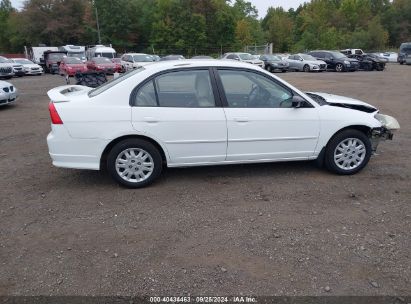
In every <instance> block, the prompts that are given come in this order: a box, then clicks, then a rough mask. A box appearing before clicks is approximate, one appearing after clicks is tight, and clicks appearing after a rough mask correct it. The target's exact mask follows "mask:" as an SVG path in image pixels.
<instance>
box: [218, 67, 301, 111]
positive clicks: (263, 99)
mask: <svg viewBox="0 0 411 304" xmlns="http://www.w3.org/2000/svg"><path fill="white" fill-rule="evenodd" d="M219 75H220V78H221V81H222V83H223V87H224V92H225V95H226V98H227V103H228V106H229V107H232V108H289V107H291V99H292V96H293V95H292V93H291V91H289V90H287V89H286V88H284V87H282V86H281V85H279V84H277V83H276V82H274V81H273V80H270V79H268V78H266V77H264V76H262V75H259V74H257V73H253V72H246V71H230V70H219Z"/></svg>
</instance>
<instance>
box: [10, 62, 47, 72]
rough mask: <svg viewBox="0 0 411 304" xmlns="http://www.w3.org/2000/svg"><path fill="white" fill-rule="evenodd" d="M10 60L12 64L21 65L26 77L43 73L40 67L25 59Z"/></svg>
mask: <svg viewBox="0 0 411 304" xmlns="http://www.w3.org/2000/svg"><path fill="white" fill-rule="evenodd" d="M10 60H11V61H12V62H13V63H17V64H21V65H22V66H23V69H24V73H25V74H26V75H41V74H43V72H44V71H43V68H42V67H41V66H40V65H38V64H37V63H34V62H33V61H30V60H28V59H26V58H12V59H10Z"/></svg>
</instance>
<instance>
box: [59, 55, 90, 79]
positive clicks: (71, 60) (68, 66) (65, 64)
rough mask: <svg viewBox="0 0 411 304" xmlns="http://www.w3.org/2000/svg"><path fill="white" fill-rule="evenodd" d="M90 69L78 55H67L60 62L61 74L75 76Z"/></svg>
mask: <svg viewBox="0 0 411 304" xmlns="http://www.w3.org/2000/svg"><path fill="white" fill-rule="evenodd" d="M87 71H88V68H87V64H85V63H83V61H82V60H81V59H80V58H78V57H65V58H63V60H62V61H61V63H60V71H59V73H60V75H68V76H74V75H76V73H85V72H87Z"/></svg>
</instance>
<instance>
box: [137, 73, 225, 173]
mask: <svg viewBox="0 0 411 304" xmlns="http://www.w3.org/2000/svg"><path fill="white" fill-rule="evenodd" d="M212 81H214V79H212V78H211V77H210V71H209V69H208V68H200V69H182V70H176V71H168V72H165V73H161V74H159V75H157V76H155V77H154V78H152V79H150V80H149V81H148V82H146V83H145V84H144V85H143V86H141V87H140V88H138V90H137V91H136V93H135V94H134V95H133V96H134V97H132V104H133V107H132V123H133V127H134V128H135V129H136V130H137V131H139V132H141V133H144V134H146V135H147V136H149V137H152V138H153V139H155V140H158V141H159V142H161V143H162V144H163V145H164V146H165V147H166V150H167V151H168V154H169V159H170V161H169V163H168V165H169V166H179V165H191V164H212V163H215V162H221V161H224V160H225V157H226V149H227V125H226V118H225V114H224V110H223V109H222V107H221V103H220V102H219V98H218V94H217V93H216V92H217V91H216V89H215V86H213V85H212Z"/></svg>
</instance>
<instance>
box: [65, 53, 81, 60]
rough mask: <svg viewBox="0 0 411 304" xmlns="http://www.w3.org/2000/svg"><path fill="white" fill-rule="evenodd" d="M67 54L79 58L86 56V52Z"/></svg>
mask: <svg viewBox="0 0 411 304" xmlns="http://www.w3.org/2000/svg"><path fill="white" fill-rule="evenodd" d="M67 56H70V57H77V58H80V59H82V58H86V54H84V53H68V54H67Z"/></svg>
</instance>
